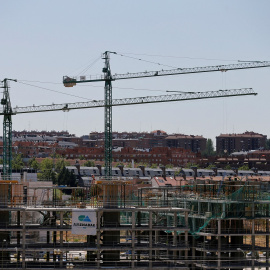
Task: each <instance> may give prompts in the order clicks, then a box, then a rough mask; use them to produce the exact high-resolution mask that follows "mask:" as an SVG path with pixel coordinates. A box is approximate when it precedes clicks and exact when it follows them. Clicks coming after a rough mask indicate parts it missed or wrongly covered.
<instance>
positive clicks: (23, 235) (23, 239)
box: [22, 210, 26, 269]
mask: <svg viewBox="0 0 270 270" xmlns="http://www.w3.org/2000/svg"><path fill="white" fill-rule="evenodd" d="M25 223H26V212H25V210H24V211H22V269H26V265H25V249H26V248H25V241H26V228H25Z"/></svg>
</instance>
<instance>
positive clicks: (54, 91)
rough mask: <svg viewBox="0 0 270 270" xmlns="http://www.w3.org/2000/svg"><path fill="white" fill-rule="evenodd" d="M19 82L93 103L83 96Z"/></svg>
mask: <svg viewBox="0 0 270 270" xmlns="http://www.w3.org/2000/svg"><path fill="white" fill-rule="evenodd" d="M17 82H18V83H21V84H25V85H28V86H32V87H37V88H40V89H43V90H47V91H51V92H55V93H58V94H62V95H67V96H71V97H76V98H81V99H84V100H88V101H92V99H89V98H85V97H81V96H76V95H72V94H68V93H64V92H61V91H57V90H52V89H49V88H45V87H41V86H37V85H33V84H30V83H24V82H22V81H17Z"/></svg>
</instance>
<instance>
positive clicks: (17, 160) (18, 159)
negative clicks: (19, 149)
mask: <svg viewBox="0 0 270 270" xmlns="http://www.w3.org/2000/svg"><path fill="white" fill-rule="evenodd" d="M23 166H24V164H23V161H22V154H17V155H16V154H15V155H13V158H12V169H15V170H20V169H22V168H23Z"/></svg>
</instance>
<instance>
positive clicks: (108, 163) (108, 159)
mask: <svg viewBox="0 0 270 270" xmlns="http://www.w3.org/2000/svg"><path fill="white" fill-rule="evenodd" d="M103 59H105V67H104V68H103V73H104V79H105V87H104V101H105V104H104V108H105V121H104V133H105V145H104V149H105V150H104V160H105V178H106V179H108V180H109V179H110V178H111V176H112V76H111V68H110V52H108V51H106V52H105V53H104V55H103Z"/></svg>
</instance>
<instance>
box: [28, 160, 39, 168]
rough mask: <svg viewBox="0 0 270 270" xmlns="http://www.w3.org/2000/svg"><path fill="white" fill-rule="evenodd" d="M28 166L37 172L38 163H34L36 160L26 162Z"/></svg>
mask: <svg viewBox="0 0 270 270" xmlns="http://www.w3.org/2000/svg"><path fill="white" fill-rule="evenodd" d="M28 166H29V167H30V168H33V169H34V170H38V169H39V163H38V162H37V161H36V158H35V157H33V158H31V159H30V160H29V161H28Z"/></svg>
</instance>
